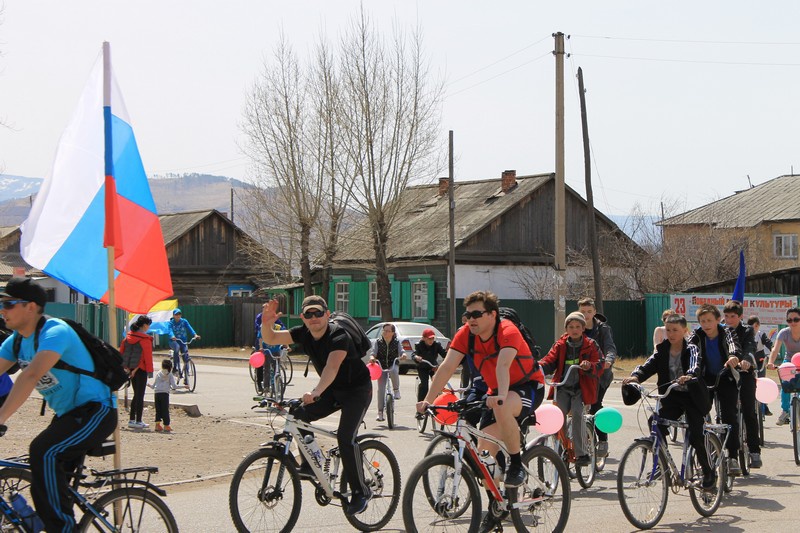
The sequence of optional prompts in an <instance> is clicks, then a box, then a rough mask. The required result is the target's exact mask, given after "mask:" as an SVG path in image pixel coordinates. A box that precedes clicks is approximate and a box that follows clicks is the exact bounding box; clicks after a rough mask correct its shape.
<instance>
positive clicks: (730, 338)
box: [689, 324, 742, 384]
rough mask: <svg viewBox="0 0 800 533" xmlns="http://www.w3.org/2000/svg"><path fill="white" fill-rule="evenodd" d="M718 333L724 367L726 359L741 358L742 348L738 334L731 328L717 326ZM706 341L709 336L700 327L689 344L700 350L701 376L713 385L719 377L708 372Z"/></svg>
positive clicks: (694, 332) (690, 338)
mask: <svg viewBox="0 0 800 533" xmlns="http://www.w3.org/2000/svg"><path fill="white" fill-rule="evenodd" d="M717 332H718V335H719V339H720V342H719V351H720V354H721V355H722V362H723V365H724V364H725V360H726V359H730V358H731V357H741V354H742V348H741V346H740V345H739V338H738V337H737V336H736V332H735V331H733V330H732V329H731V328H726V327H725V326H723V325H721V324H717ZM706 340H708V335H706V332H705V331H703V328H701V327H698V328H697V329H696V330H694V331H693V332H692V335H691V337H689V343H690V344H694V345H695V346H697V348H698V349H699V350H700V375H701V376H702V377H703V378H704V379H705V380H706V382H707V383H709V384H713V383H714V382H715V381H716V379H717V376H716V375H714V374H710V373H709V372H708V365H707V361H706Z"/></svg>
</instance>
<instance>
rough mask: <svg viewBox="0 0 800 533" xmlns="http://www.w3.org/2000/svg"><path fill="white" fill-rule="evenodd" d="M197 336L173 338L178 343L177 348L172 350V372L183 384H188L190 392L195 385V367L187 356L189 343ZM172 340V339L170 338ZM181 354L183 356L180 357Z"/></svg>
mask: <svg viewBox="0 0 800 533" xmlns="http://www.w3.org/2000/svg"><path fill="white" fill-rule="evenodd" d="M195 339H197V337H196V336H195V337H192V338H191V339H189V340H188V341H184V340H181V339H177V338H176V339H174V341H175V342H177V343H178V349H177V350H173V352H172V373H173V374H175V375H176V379H178V380H181V379H182V380H183V383H184V385H188V388H189V390H190V391H191V392H194V389H195V388H196V387H197V367H196V366H195V364H194V361H192V358H191V356H189V345H190V344H192V343H193V342H194V341H195ZM170 340H173V339H170ZM181 355H183V357H181ZM181 359H183V367H181V361H180V360H181Z"/></svg>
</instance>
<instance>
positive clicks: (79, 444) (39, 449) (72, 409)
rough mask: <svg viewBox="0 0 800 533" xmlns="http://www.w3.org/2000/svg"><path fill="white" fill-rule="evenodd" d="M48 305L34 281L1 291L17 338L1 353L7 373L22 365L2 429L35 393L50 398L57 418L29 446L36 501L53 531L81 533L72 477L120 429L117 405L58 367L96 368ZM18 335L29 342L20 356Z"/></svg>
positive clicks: (97, 387)
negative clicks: (70, 487)
mask: <svg viewBox="0 0 800 533" xmlns="http://www.w3.org/2000/svg"><path fill="white" fill-rule="evenodd" d="M46 301H47V295H46V294H45V292H44V289H43V288H42V287H40V286H39V285H36V284H35V283H33V282H32V280H31V279H30V278H20V277H15V278H11V279H10V280H9V281H8V283H7V285H6V288H5V291H4V292H2V293H0V305H2V314H3V318H4V319H5V321H6V324H7V325H8V327H9V328H10V329H12V330H14V332H15V333H14V335H12V336H11V337H9V338H8V339H6V340H5V342H3V345H2V347H0V374H2V373H3V372H6V371H7V370H8V369H9V368H11V366H12V365H13V364H15V363H19V366H20V367H21V368H22V370H21V371H20V372H19V373H18V374H17V377H16V380H15V383H14V386H13V387H12V389H11V392H10V393H9V395H8V398H7V399H6V402H5V404H4V405H3V406H2V407H1V408H0V431H2V432H5V426H4V424H5V423H6V421H7V420H8V419H9V417H10V416H11V415H12V414H14V412H15V411H17V409H19V408H20V406H22V404H23V403H24V402H25V400H26V399H27V398H28V396H30V394H31V392H33V389H34V388H35V389H36V390H38V391H39V393H40V394H41V395H42V396H43V397H44V399H45V400H47V403H48V404H49V405H50V407H51V408H52V409H53V411H55V414H56V416H55V417H54V418H53V420H52V421H51V422H50V425H49V426H47V428H46V429H45V430H44V431H42V432H41V433H39V435H38V436H36V437H35V438H34V439H33V440H32V441H31V444H30V465H31V474H32V482H31V496H32V497H33V503H34V506H35V507H36V512H37V513H38V514H39V517H40V518H41V519H42V522H44V525H45V529H46V530H47V531H74V529H75V515H74V514H73V511H72V499H71V498H70V497H69V491H68V486H67V476H66V473H67V472H69V471H70V468H71V466H72V465H73V461H75V460H77V459H79V458H80V457H81V456H82V455H84V454H85V453H86V452H87V451H88V450H89V449H91V448H94V447H96V446H99V445H100V444H101V443H102V442H103V441H104V440H105V439H106V437H108V436H109V435H110V434H111V433H112V432H113V431H114V428H116V427H117V405H116V399H115V397H114V396H113V395H112V394H111V391H110V390H109V388H108V387H107V386H106V385H105V384H104V383H102V382H101V381H99V380H97V379H94V378H92V377H89V376H85V375H82V374H77V373H74V372H70V371H68V370H61V369H58V368H53V365H55V364H56V363H57V362H58V361H59V360H63V361H64V362H66V363H69V364H70V365H72V366H75V367H78V368H84V369H87V370H88V369H93V368H94V363H93V361H92V356H91V355H90V354H89V352H88V351H87V349H86V347H85V346H84V345H83V342H81V339H80V337H78V334H77V333H75V330H73V329H72V328H71V327H70V326H69V325H68V324H66V323H64V322H63V321H62V320H59V319H57V318H45V317H44V306H45V302H46ZM17 336H21V340H22V342H21V343H19V344H18V353H17V354H15V353H14V352H15V349H14V340H15V338H16V337H17Z"/></svg>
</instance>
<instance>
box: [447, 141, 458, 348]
mask: <svg viewBox="0 0 800 533" xmlns="http://www.w3.org/2000/svg"><path fill="white" fill-rule="evenodd" d="M448 159H449V167H450V174H449V175H448V183H447V201H448V205H449V210H450V223H449V226H450V259H449V263H450V268H449V269H448V270H449V276H450V278H449V280H448V284H449V285H450V337H451V338H452V337H453V335H455V334H456V200H455V191H454V189H455V183H454V175H453V130H450V142H449V147H448Z"/></svg>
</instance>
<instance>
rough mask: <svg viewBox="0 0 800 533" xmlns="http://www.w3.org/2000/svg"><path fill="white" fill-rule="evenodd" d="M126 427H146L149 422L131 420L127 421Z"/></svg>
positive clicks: (148, 425)
mask: <svg viewBox="0 0 800 533" xmlns="http://www.w3.org/2000/svg"><path fill="white" fill-rule="evenodd" d="M128 427H129V428H131V429H147V428H149V427H150V424H145V423H144V422H137V421H135V420H131V421H129V422H128Z"/></svg>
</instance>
